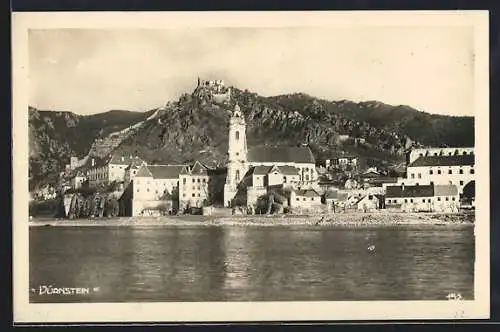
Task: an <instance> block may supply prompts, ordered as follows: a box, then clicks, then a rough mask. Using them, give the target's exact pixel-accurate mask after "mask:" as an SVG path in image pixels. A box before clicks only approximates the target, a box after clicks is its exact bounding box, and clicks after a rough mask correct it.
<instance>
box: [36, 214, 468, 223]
mask: <svg viewBox="0 0 500 332" xmlns="http://www.w3.org/2000/svg"><path fill="white" fill-rule="evenodd" d="M474 219H475V215H474V213H473V212H461V213H455V214H446V213H396V212H377V213H356V212H353V213H338V214H328V215H314V216H313V215H301V216H299V215H278V216H265V215H251V216H248V215H244V216H230V217H216V216H191V215H185V216H163V217H120V218H94V219H71V220H69V219H33V220H30V222H29V225H30V227H37V226H130V227H132V226H318V227H370V226H397V225H424V226H425V225H434V226H453V225H458V226H465V225H473V224H474Z"/></svg>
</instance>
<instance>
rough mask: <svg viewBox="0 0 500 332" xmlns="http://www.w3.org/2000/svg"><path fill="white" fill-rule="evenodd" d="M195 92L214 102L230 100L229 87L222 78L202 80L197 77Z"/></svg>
mask: <svg viewBox="0 0 500 332" xmlns="http://www.w3.org/2000/svg"><path fill="white" fill-rule="evenodd" d="M195 91H196V93H197V95H198V96H199V97H201V98H203V99H206V100H208V101H213V102H216V103H220V104H222V103H228V102H229V101H230V100H231V88H230V87H226V86H225V84H224V81H223V80H203V79H201V78H199V77H198V84H197V86H196V90H195Z"/></svg>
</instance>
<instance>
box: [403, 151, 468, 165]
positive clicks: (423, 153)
mask: <svg viewBox="0 0 500 332" xmlns="http://www.w3.org/2000/svg"><path fill="white" fill-rule="evenodd" d="M459 155H461V156H463V155H474V148H471V147H465V148H453V147H451V148H422V149H413V150H411V151H410V153H409V155H408V157H407V164H408V165H409V164H411V163H413V162H414V161H415V160H417V159H418V158H420V157H438V156H459Z"/></svg>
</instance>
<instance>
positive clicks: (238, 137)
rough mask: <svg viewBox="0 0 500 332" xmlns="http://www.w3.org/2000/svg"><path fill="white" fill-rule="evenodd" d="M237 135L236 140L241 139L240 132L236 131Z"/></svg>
mask: <svg viewBox="0 0 500 332" xmlns="http://www.w3.org/2000/svg"><path fill="white" fill-rule="evenodd" d="M235 136H236V140H239V139H240V132H239V131H236V133H235Z"/></svg>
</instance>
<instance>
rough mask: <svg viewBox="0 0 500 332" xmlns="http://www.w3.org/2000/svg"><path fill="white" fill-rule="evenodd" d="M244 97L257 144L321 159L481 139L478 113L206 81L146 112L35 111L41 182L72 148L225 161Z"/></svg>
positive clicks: (397, 156) (33, 163)
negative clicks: (305, 151)
mask: <svg viewBox="0 0 500 332" xmlns="http://www.w3.org/2000/svg"><path fill="white" fill-rule="evenodd" d="M229 94H230V96H231V97H230V98H228V96H229ZM236 103H238V105H239V106H240V108H241V110H242V112H243V113H244V114H245V118H246V119H247V123H248V126H247V140H248V145H249V146H255V145H269V146H272V145H299V144H308V145H309V146H310V147H311V149H312V151H313V153H314V154H315V157H316V159H317V160H319V161H321V160H323V159H325V158H327V157H329V156H331V155H332V154H333V153H335V152H338V151H345V152H347V153H351V154H355V155H358V156H359V157H361V159H362V160H364V161H366V160H367V159H374V160H385V161H388V162H389V163H395V164H396V163H399V162H401V161H403V160H404V153H405V152H406V151H407V149H409V148H411V147H412V146H443V145H444V146H446V145H448V146H473V145H474V118H473V117H449V116H442V115H433V114H428V113H425V112H422V111H418V110H416V109H413V108H411V107H409V106H403V105H399V106H391V105H386V104H383V103H381V102H376V101H368V102H361V103H354V102H350V101H345V100H344V101H327V100H322V99H318V98H315V97H312V96H309V95H306V94H302V93H295V94H288V95H280V96H273V97H263V96H259V95H257V94H256V93H252V92H249V91H247V90H240V89H237V88H235V87H228V88H226V87H224V86H222V87H220V86H215V87H213V86H210V87H209V86H198V87H197V88H196V89H195V90H194V91H193V92H192V93H189V94H184V95H183V96H181V97H180V98H179V100H178V101H176V102H171V103H168V104H167V105H166V106H165V107H162V108H159V109H154V110H151V111H149V112H146V113H135V112H127V111H110V112H106V113H102V114H97V115H92V116H86V117H84V116H77V115H75V114H73V113H69V112H67V113H66V112H58V113H55V112H43V111H37V110H35V109H30V169H31V170H32V172H31V174H32V176H33V179H34V182H36V181H37V180H36V179H40V178H41V177H46V176H47V175H51V174H53V173H55V172H58V171H60V170H61V167H62V166H63V165H64V164H65V163H67V162H68V159H69V156H70V155H71V154H77V155H79V156H83V155H84V154H87V153H89V154H94V155H97V156H102V155H105V154H108V153H110V152H112V151H116V152H118V153H127V154H129V153H132V154H136V155H138V156H140V157H142V158H145V159H146V160H149V161H151V162H163V163H184V162H191V161H194V160H196V159H198V160H200V161H202V162H205V163H206V164H208V165H212V166H223V165H225V162H226V153H227V146H228V142H227V136H228V122H229V116H230V110H232V108H233V107H234V105H235V104H236ZM127 128H128V129H127ZM51 176H52V175H51Z"/></svg>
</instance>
